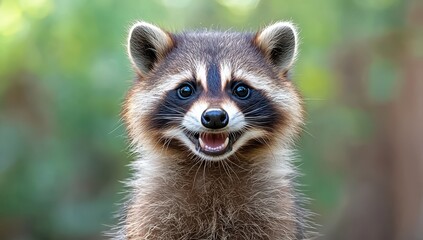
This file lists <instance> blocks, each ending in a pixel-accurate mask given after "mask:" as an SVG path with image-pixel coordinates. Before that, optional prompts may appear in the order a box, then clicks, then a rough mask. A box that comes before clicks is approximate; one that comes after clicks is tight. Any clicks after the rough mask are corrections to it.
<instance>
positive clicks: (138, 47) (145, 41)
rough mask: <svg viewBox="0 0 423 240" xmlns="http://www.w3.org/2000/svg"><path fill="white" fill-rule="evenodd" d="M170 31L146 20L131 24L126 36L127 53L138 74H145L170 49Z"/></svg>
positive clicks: (171, 44)
mask: <svg viewBox="0 0 423 240" xmlns="http://www.w3.org/2000/svg"><path fill="white" fill-rule="evenodd" d="M173 45H174V44H173V40H172V37H171V35H170V33H168V32H165V31H163V30H162V29H160V28H159V27H156V26H154V25H152V24H149V23H146V22H138V23H136V24H134V25H133V26H132V28H131V29H130V31H129V37H128V46H127V48H128V55H129V58H130V60H131V62H132V63H133V64H134V66H135V68H136V70H137V71H138V73H139V74H141V75H145V74H147V73H148V72H149V71H151V69H153V67H154V64H155V63H157V62H158V61H160V60H162V59H163V58H164V57H165V55H166V54H167V53H168V52H169V51H170V50H171V49H172V47H173Z"/></svg>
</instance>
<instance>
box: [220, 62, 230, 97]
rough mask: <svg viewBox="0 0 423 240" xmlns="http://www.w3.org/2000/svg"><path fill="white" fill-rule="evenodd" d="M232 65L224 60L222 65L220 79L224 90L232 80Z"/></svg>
mask: <svg viewBox="0 0 423 240" xmlns="http://www.w3.org/2000/svg"><path fill="white" fill-rule="evenodd" d="M231 77H232V67H231V65H230V64H229V63H227V62H224V63H222V64H221V65H220V80H221V83H222V84H221V85H222V91H224V90H225V87H226V85H227V84H228V83H229V82H230V81H231Z"/></svg>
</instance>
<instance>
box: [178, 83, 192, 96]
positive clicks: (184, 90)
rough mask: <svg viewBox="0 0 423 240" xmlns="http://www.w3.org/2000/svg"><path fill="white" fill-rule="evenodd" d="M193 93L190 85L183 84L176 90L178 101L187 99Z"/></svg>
mask: <svg viewBox="0 0 423 240" xmlns="http://www.w3.org/2000/svg"><path fill="white" fill-rule="evenodd" d="M193 93H194V88H193V87H192V86H191V85H190V84H184V85H182V86H181V87H180V88H178V97H179V98H180V99H187V98H189V97H190V96H191V95H192V94H193Z"/></svg>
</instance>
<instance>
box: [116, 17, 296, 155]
mask: <svg viewBox="0 0 423 240" xmlns="http://www.w3.org/2000/svg"><path fill="white" fill-rule="evenodd" d="M297 39H298V38H297V31H296V29H295V27H294V26H293V25H292V24H291V23H288V22H278V23H275V24H273V25H270V26H268V27H266V28H264V29H263V30H261V31H259V32H257V33H238V32H217V31H193V32H183V33H178V34H174V33H169V32H166V31H164V30H162V29H160V28H159V27H156V26H154V25H151V24H149V23H145V22H139V23H136V24H135V25H134V26H133V27H132V28H131V30H130V33H129V38H128V55H129V58H130V60H131V62H132V64H133V66H134V69H135V71H136V73H137V80H136V81H135V83H134V84H133V86H132V88H131V90H130V91H129V93H128V95H127V98H126V101H125V105H124V110H123V118H124V120H125V122H126V125H127V129H128V132H129V135H130V138H131V140H132V141H133V144H134V145H135V149H136V150H137V151H149V152H150V153H158V154H162V155H166V156H169V157H171V158H173V159H175V158H176V159H185V160H186V159H204V160H212V161H214V160H223V159H230V158H234V159H237V160H240V159H241V160H242V159H247V160H248V159H252V158H253V156H256V155H259V154H262V153H264V152H271V151H273V150H277V149H280V148H283V147H285V146H286V145H287V144H290V143H291V142H292V139H293V138H294V137H295V136H296V135H297V133H298V130H299V128H300V127H301V125H302V122H303V114H302V104H301V98H300V97H299V95H298V93H297V91H296V90H295V88H294V86H293V84H292V83H291V82H290V80H289V79H288V72H289V70H290V69H291V68H292V65H293V63H294V60H295V57H296V54H297V45H298V40H297Z"/></svg>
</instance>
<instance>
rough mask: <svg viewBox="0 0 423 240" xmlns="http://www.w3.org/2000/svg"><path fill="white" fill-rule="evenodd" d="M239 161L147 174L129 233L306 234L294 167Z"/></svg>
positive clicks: (131, 209)
mask: <svg viewBox="0 0 423 240" xmlns="http://www.w3.org/2000/svg"><path fill="white" fill-rule="evenodd" d="M239 164H240V163H237V165H235V163H234V164H230V163H229V164H227V165H223V164H222V163H206V162H204V163H202V164H198V166H194V167H192V166H187V165H184V164H180V165H178V166H171V167H170V166H169V168H168V169H163V168H161V169H160V170H159V171H162V172H161V173H160V174H158V173H157V172H154V170H153V171H151V172H150V174H148V173H144V174H143V177H142V179H138V180H136V181H134V182H133V183H132V184H133V187H134V190H135V191H134V193H135V194H134V195H133V198H132V200H131V203H130V205H129V206H128V209H127V219H126V220H125V221H127V223H128V224H127V225H126V226H127V228H126V229H125V232H126V235H127V238H128V239H181V240H182V239H187V240H188V239H216V240H217V239H300V238H297V237H299V236H300V233H301V232H302V229H298V227H299V225H298V224H299V222H300V221H301V220H300V219H299V217H300V216H299V212H298V209H297V208H296V205H295V198H294V194H293V191H292V188H291V185H292V183H290V181H289V175H287V174H288V172H283V171H275V168H280V167H281V166H275V165H268V164H267V163H266V164H264V165H262V164H257V165H255V166H254V167H252V166H249V165H248V164H242V165H239ZM279 165H280V164H279ZM284 169H286V170H287V166H284Z"/></svg>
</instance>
